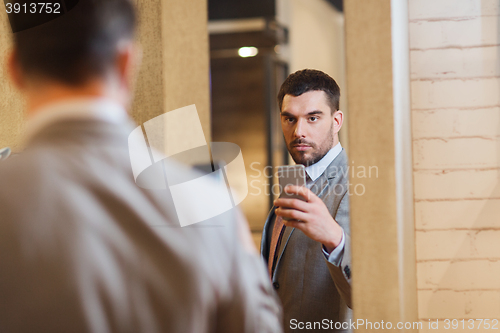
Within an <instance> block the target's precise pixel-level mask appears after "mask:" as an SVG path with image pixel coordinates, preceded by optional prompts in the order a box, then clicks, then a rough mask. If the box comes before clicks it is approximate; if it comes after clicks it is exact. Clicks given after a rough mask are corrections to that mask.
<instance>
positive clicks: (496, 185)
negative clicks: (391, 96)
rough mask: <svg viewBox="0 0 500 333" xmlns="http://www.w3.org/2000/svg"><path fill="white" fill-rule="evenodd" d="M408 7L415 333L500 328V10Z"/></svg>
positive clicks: (474, 3) (426, 0)
mask: <svg viewBox="0 0 500 333" xmlns="http://www.w3.org/2000/svg"><path fill="white" fill-rule="evenodd" d="M409 4H410V8H409V15H410V73H411V98H412V104H411V105H412V136H413V167H414V174H413V175H414V201H415V228H416V246H417V249H416V251H417V283H418V308H419V310H418V311H419V317H420V320H421V322H422V324H423V328H422V329H421V330H420V332H431V331H432V332H449V331H450V330H453V332H465V331H467V332H470V331H471V330H470V329H468V328H467V327H466V328H465V329H462V328H461V326H460V327H457V328H456V329H452V327H449V329H446V327H445V324H446V323H448V324H451V320H453V319H457V320H461V319H465V320H467V319H470V318H472V319H476V318H489V319H497V320H498V319H500V279H499V276H500V241H499V240H500V56H499V55H500V30H499V29H498V27H499V26H500V16H499V15H500V1H498V0H410V1H409ZM446 319H448V320H449V321H448V322H446ZM429 320H432V321H433V322H435V321H436V320H438V323H439V329H430V328H429ZM465 324H466V325H467V324H470V323H469V322H467V321H466V322H465ZM490 324H491V320H490ZM460 325H461V324H460ZM477 325H478V324H477V323H475V327H474V330H475V331H478V332H482V331H486V328H484V326H483V327H481V328H480V329H478V327H477ZM497 329H500V323H498V324H497ZM488 331H489V330H488Z"/></svg>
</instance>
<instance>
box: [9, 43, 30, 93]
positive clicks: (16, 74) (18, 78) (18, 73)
mask: <svg viewBox="0 0 500 333" xmlns="http://www.w3.org/2000/svg"><path fill="white" fill-rule="evenodd" d="M5 66H6V67H7V73H8V76H9V78H10V80H11V82H12V84H14V86H15V87H16V88H17V89H19V90H23V89H24V88H25V86H26V83H25V82H24V77H23V74H22V70H21V66H20V65H19V61H18V60H17V52H16V51H15V50H12V51H11V52H9V53H8V54H7V61H6V62H5Z"/></svg>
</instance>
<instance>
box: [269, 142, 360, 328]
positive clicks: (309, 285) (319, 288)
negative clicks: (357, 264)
mask: <svg viewBox="0 0 500 333" xmlns="http://www.w3.org/2000/svg"><path fill="white" fill-rule="evenodd" d="M311 190H312V191H313V192H314V193H315V194H316V195H317V196H318V197H319V198H321V200H323V202H324V203H325V205H326V206H327V207H328V209H329V210H330V213H331V214H332V216H333V217H334V218H335V220H336V221H337V222H338V223H339V225H340V226H341V227H342V228H343V229H344V233H345V236H346V237H345V249H344V253H343V256H342V258H341V260H340V262H339V263H337V264H334V263H331V262H329V261H328V260H326V258H325V256H324V254H323V252H322V245H321V244H320V243H318V242H316V241H313V240H311V239H310V238H309V237H307V236H306V235H305V234H304V233H303V232H301V231H300V230H297V229H295V228H290V227H286V228H285V232H284V234H283V238H282V241H281V245H280V248H279V250H278V253H279V255H278V261H277V264H276V268H275V270H274V274H273V278H272V280H273V286H274V288H275V289H276V291H277V293H278V295H279V297H280V299H281V302H282V303H283V309H284V327H285V332H294V331H299V330H295V329H294V328H296V327H298V322H304V323H306V322H320V323H321V324H324V323H325V321H324V320H326V322H328V325H323V326H321V325H320V326H319V327H318V326H316V328H317V329H316V330H317V331H319V332H327V331H331V332H348V330H343V329H340V330H337V329H335V323H336V322H345V321H347V322H348V321H349V319H350V318H351V310H350V309H349V308H348V307H351V286H350V282H351V268H350V267H351V250H350V245H351V237H350V228H349V193H348V169H347V155H346V153H345V150H342V151H341V153H340V154H339V155H338V156H337V157H336V158H335V159H334V160H333V161H332V163H331V164H330V165H329V166H328V168H327V169H326V170H325V172H324V173H323V174H322V175H321V176H320V177H319V178H318V179H317V180H316V181H315V182H314V183H313V185H312V187H311ZM274 210H275V207H273V209H272V210H271V212H270V213H269V216H268V218H267V220H266V224H265V225H264V232H263V235H262V244H261V253H262V256H263V257H264V259H265V261H266V263H267V260H268V257H269V241H268V238H270V234H271V233H272V228H273V225H274V221H275V219H276V215H275V214H274ZM330 321H331V322H330ZM332 325H333V326H332ZM338 325H339V324H337V327H339V326H338ZM313 327H314V326H313ZM326 327H328V329H326V330H325V329H324V328H326ZM331 327H333V329H331V330H330V328H331ZM344 327H345V324H344ZM313 331H314V330H313Z"/></svg>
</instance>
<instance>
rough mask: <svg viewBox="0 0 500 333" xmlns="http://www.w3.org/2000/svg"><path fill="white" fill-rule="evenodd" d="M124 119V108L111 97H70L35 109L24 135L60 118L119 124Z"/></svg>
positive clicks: (30, 136) (126, 117) (36, 131)
mask: <svg viewBox="0 0 500 333" xmlns="http://www.w3.org/2000/svg"><path fill="white" fill-rule="evenodd" d="M126 119H128V115H127V111H126V110H125V108H124V107H123V106H122V105H120V104H118V103H117V102H115V101H113V100H111V99H107V98H79V99H70V100H66V101H61V102H58V103H52V104H49V105H46V106H43V107H41V108H39V109H38V110H36V111H35V112H34V114H33V116H31V117H30V118H29V119H28V121H27V123H26V136H27V138H28V139H29V138H32V137H33V136H34V135H35V134H37V133H38V132H40V131H41V130H42V129H43V128H45V127H47V126H49V125H51V124H53V123H56V122H58V121H61V120H100V121H104V122H108V123H112V124H119V123H121V122H123V121H125V120H126Z"/></svg>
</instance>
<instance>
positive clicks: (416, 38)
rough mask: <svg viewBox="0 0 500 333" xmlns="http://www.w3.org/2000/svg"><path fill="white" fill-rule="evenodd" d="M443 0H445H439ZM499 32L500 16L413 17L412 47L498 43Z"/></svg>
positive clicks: (411, 24) (411, 28)
mask: <svg viewBox="0 0 500 333" xmlns="http://www.w3.org/2000/svg"><path fill="white" fill-rule="evenodd" d="M439 1H441V0H437V1H435V2H436V3H437V2H439ZM458 1H460V0H458ZM410 2H411V1H410ZM499 33H500V32H499V31H498V18H497V17H496V16H479V17H467V18H463V19H461V20H443V21H439V20H426V21H412V22H410V37H411V41H410V42H411V45H410V48H411V50H419V49H434V48H438V49H443V48H451V47H453V48H465V47H480V46H485V45H498V44H499V43H498V36H499Z"/></svg>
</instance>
